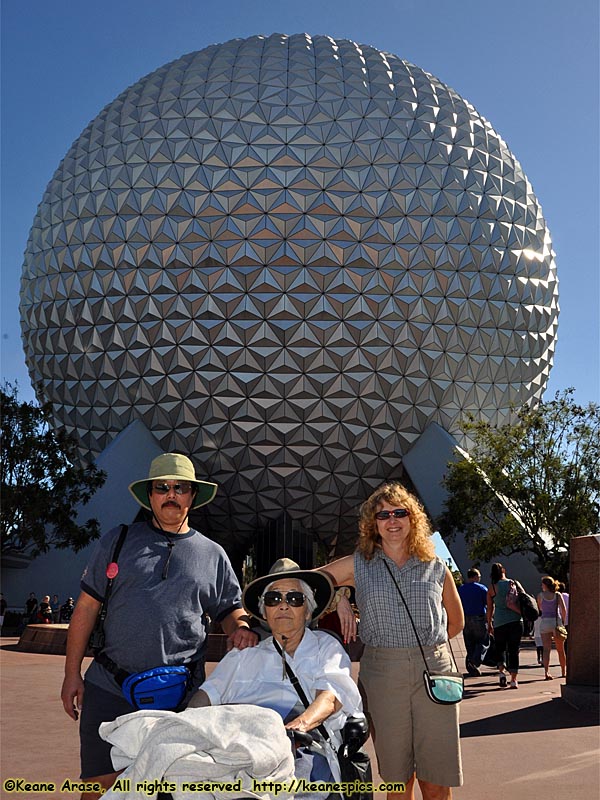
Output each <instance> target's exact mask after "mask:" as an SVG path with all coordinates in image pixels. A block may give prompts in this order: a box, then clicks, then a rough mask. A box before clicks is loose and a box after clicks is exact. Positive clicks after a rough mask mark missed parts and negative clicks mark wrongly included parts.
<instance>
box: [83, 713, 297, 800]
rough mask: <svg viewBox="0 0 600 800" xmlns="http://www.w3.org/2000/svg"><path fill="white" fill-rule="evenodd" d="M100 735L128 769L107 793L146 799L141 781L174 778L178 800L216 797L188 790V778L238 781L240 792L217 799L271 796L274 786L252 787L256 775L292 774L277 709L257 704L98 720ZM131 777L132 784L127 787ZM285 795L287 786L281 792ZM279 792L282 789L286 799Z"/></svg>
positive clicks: (282, 779)
mask: <svg viewBox="0 0 600 800" xmlns="http://www.w3.org/2000/svg"><path fill="white" fill-rule="evenodd" d="M99 730H100V736H101V737H102V738H103V739H105V740H106V741H107V742H110V743H111V744H112V745H113V748H112V752H111V757H112V761H113V765H114V768H115V770H120V769H123V768H126V769H125V772H124V773H123V774H122V775H120V776H119V777H120V784H119V789H120V790H119V791H113V790H111V791H109V792H107V794H106V795H105V798H107V800H108V798H114V800H133V799H134V798H136V800H137V798H141V797H143V798H146V800H147V798H148V797H149V794H148V791H145V790H143V789H142V790H141V791H139V792H138V791H136V786H137V784H138V783H140V784H143V782H144V781H148V782H150V783H153V782H154V781H167V782H170V783H174V784H176V787H177V788H176V790H175V791H173V793H172V794H173V798H174V800H199V798H202V797H213V796H215V795H212V794H209V793H207V794H206V795H203V794H199V793H197V792H188V791H184V790H183V788H182V784H183V783H184V782H188V783H189V782H191V783H193V782H198V781H236V780H237V779H238V778H240V779H241V783H242V791H241V792H230V793H227V792H222V791H219V792H218V796H219V798H237V797H249V796H255V797H261V798H265V799H266V798H271V797H274V796H275V791H260V792H253V791H252V786H253V783H252V781H253V779H255V780H259V781H274V782H277V783H286V782H288V781H290V780H292V779H293V777H294V757H293V755H292V749H291V746H290V740H289V738H288V736H287V734H286V731H285V727H284V725H283V721H282V719H281V717H280V716H279V714H277V713H276V712H275V711H272V710H271V709H268V708H261V707H259V706H254V705H225V706H213V707H208V708H189V709H186V710H185V711H182V712H181V713H179V714H177V713H175V712H174V711H135V712H133V713H132V714H125V715H124V716H122V717H117V719H115V720H114V721H113V722H103V723H102V724H101V725H100V729H99ZM123 779H129V780H130V784H129V785H130V790H129V791H123V790H122V789H123V787H124V786H126V784H124V783H123ZM283 795H284V796H285V790H284V792H283ZM281 796H282V794H281V793H279V794H278V795H277V797H278V800H281Z"/></svg>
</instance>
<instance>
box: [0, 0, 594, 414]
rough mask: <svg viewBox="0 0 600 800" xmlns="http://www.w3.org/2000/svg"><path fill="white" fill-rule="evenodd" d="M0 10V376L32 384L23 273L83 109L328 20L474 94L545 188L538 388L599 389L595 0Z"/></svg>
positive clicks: (23, 390)
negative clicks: (553, 296) (235, 41)
mask: <svg viewBox="0 0 600 800" xmlns="http://www.w3.org/2000/svg"><path fill="white" fill-rule="evenodd" d="M1 22H2V31H1V35H2V51H1V58H2V173H1V176H2V217H1V225H2V242H1V248H2V249H1V256H2V260H1V280H2V283H1V295H2V305H1V313H2V317H1V327H0V329H1V336H2V339H1V344H2V357H1V370H0V371H1V377H2V379H7V380H10V381H14V380H18V382H19V385H20V394H21V397H22V398H24V399H32V398H33V392H32V390H31V387H30V384H29V378H28V374H27V369H26V367H25V359H24V355H23V350H22V347H21V340H20V328H19V314H18V302H19V279H20V273H21V266H22V260H23V252H24V249H25V245H26V242H27V236H28V232H29V228H30V226H31V223H32V221H33V217H34V214H35V211H36V207H37V204H38V203H39V201H40V200H41V197H42V194H43V191H44V188H45V186H46V184H47V183H48V181H49V180H50V178H51V176H52V174H53V172H54V170H55V169H56V167H57V166H58V164H59V161H60V160H61V158H62V157H63V156H64V155H65V153H66V152H67V150H68V148H69V146H70V145H71V143H72V142H73V140H74V139H76V138H77V137H78V136H79V134H80V133H81V131H82V130H83V128H84V127H85V126H86V125H87V123H88V122H89V121H90V120H91V119H92V118H94V117H95V116H96V115H97V113H98V112H99V111H100V109H101V108H102V107H103V106H104V105H106V104H107V103H109V102H110V101H112V100H113V99H114V98H115V97H116V95H117V94H119V93H120V92H121V91H122V90H123V89H124V88H125V87H126V86H129V85H130V84H132V83H135V82H136V81H137V80H138V79H139V78H141V77H142V76H143V75H146V74H147V73H149V72H152V71H153V70H155V69H156V68H158V67H159V66H161V65H163V64H164V63H166V62H168V61H172V60H173V59H175V58H178V57H179V56H181V55H182V54H184V53H187V52H191V51H193V50H200V49H202V48H203V47H206V46H207V45H209V44H213V43H215V42H222V41H226V40H228V39H231V38H233V37H244V36H250V35H253V34H259V33H260V34H269V33H274V32H280V33H290V34H291V33H298V32H308V33H311V34H318V33H321V34H328V35H330V36H332V37H334V38H349V39H352V40H354V41H357V42H359V43H364V44H371V45H373V46H375V47H377V48H379V49H382V50H387V51H390V52H392V53H395V54H396V55H398V56H399V57H401V58H404V59H406V60H408V61H411V62H412V63H414V64H416V65H418V66H419V67H421V68H423V69H425V70H427V71H428V72H431V73H433V74H434V75H435V76H436V77H437V78H439V79H440V80H441V81H443V82H444V83H446V84H448V85H449V86H451V87H452V88H453V89H455V90H456V91H457V92H458V93H459V94H461V95H462V96H463V97H464V98H465V99H467V100H469V101H470V102H471V103H472V104H473V105H474V106H475V108H476V109H477V110H478V111H479V113H480V114H482V115H483V116H485V117H486V118H487V119H488V120H489V121H490V122H491V124H492V125H493V127H494V128H495V129H496V131H497V132H498V133H499V134H500V135H501V136H502V137H503V138H504V139H505V141H506V142H507V143H508V146H509V147H510V149H511V150H512V152H513V153H514V154H515V156H516V157H517V158H518V159H519V161H520V162H521V164H522V166H523V169H524V171H525V173H526V175H527V176H528V178H529V180H530V181H531V183H532V185H533V188H534V191H535V193H536V195H537V197H538V199H539V200H540V202H541V204H542V208H543V211H544V215H545V218H546V220H547V223H548V226H549V228H550V232H551V235H552V240H553V245H554V249H555V251H556V257H557V265H558V273H559V280H560V287H559V290H560V307H561V313H560V318H559V319H560V322H559V334H558V345H557V349H556V354H555V365H554V368H553V370H552V372H551V376H550V383H549V386H548V389H547V392H546V397H547V398H548V397H549V396H550V395H552V394H553V393H554V392H555V391H556V390H559V389H563V388H565V387H567V386H574V387H575V388H576V390H577V392H576V397H577V399H578V400H579V401H580V402H588V401H590V400H594V401H598V400H600V370H599V362H600V356H599V352H600V319H599V307H600V288H599V287H600V282H599V272H600V270H599V257H598V253H599V247H598V245H599V241H598V221H599V203H598V200H599V172H598V154H599V134H598V121H599V107H598V106H599V93H598V75H599V64H598V52H599V41H598V39H599V20H598V3H597V0H575V2H573V3H565V2H564V0H560V1H559V0H526V2H523V0H503V2H502V3H492V2H489V1H488V2H485V0H458V2H454V3H452V2H449V0H414V1H413V0H395V1H394V0H371V2H370V3H368V4H367V3H365V2H358V0H302V2H297V3H291V2H287V0H277V2H274V1H273V0H254V1H253V2H250V0H229V2H222V1H219V2H217V1H216V0H195V2H194V1H193V0H170V2H168V3H167V2H161V1H160V0H104V2H102V3H93V2H90V0H53V1H52V2H47V0H44V1H43V2H42V1H41V0H27V2H21V0H5V1H4V2H3V3H2V9H1Z"/></svg>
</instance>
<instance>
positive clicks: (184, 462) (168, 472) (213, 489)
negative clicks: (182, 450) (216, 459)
mask: <svg viewBox="0 0 600 800" xmlns="http://www.w3.org/2000/svg"><path fill="white" fill-rule="evenodd" d="M148 481H189V482H190V483H192V484H193V485H194V487H195V488H196V490H197V491H196V495H195V497H194V500H193V502H192V505H191V508H200V506H204V505H206V504H207V503H210V501H211V500H212V499H213V498H214V496H215V494H216V493H217V488H218V487H217V484H216V483H210V482H209V481H199V480H198V479H197V478H196V472H195V470H194V465H193V464H192V462H191V461H190V459H189V458H188V457H187V456H182V455H180V454H179V453H163V454H162V455H160V456H156V458H154V459H153V460H152V463H151V464H150V474H149V475H148V477H147V478H142V479H141V480H139V481H134V482H133V483H132V484H130V486H129V491H130V492H131V494H132V495H133V496H134V497H135V499H136V501H137V502H138V503H139V504H140V505H141V506H143V508H146V509H148V511H152V508H151V506H150V498H149V497H148V488H147V484H148Z"/></svg>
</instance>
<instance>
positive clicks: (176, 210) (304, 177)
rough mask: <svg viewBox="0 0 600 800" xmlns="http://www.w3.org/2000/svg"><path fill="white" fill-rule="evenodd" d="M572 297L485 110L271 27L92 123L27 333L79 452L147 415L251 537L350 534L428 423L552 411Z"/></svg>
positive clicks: (135, 90)
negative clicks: (561, 317) (285, 531)
mask: <svg viewBox="0 0 600 800" xmlns="http://www.w3.org/2000/svg"><path fill="white" fill-rule="evenodd" d="M557 298H558V295H557V279H556V269H555V262H554V253H553V251H552V245H551V240H550V236H549V233H548V229H547V227H546V224H545V221H544V218H543V216H542V211H541V208H540V205H539V203H538V201H537V199H536V197H535V195H534V193H533V190H532V187H531V185H530V183H529V181H528V180H527V178H526V176H525V175H524V173H523V171H522V169H521V166H520V165H519V163H518V161H517V160H516V159H515V158H514V156H513V155H512V154H511V152H510V151H509V149H508V147H507V145H506V144H505V143H504V141H503V140H502V139H501V138H500V136H499V135H498V134H497V133H496V132H495V131H494V129H493V128H492V126H491V125H490V124H489V122H487V121H486V120H485V119H483V118H482V117H481V116H480V115H479V114H478V113H477V112H476V111H475V109H474V108H473V107H472V106H471V105H470V104H469V103H468V102H466V101H465V100H463V99H462V98H461V97H460V96H459V95H458V94H456V92H454V91H453V90H452V89H450V88H448V87H447V86H445V85H444V84H443V83H441V82H440V81H439V80H437V79H436V78H435V77H433V76H431V75H430V74H428V73H426V72H424V71H423V70H421V69H419V68H418V67H416V66H414V65H412V64H409V63H407V62H406V61H403V60H401V59H400V58H398V57H397V56H394V55H391V54H389V53H384V52H381V51H379V50H377V49H375V48H373V47H370V46H364V45H357V44H355V43H354V42H351V41H347V40H337V41H336V40H334V39H332V38H330V37H327V36H314V37H311V36H308V35H306V34H301V35H293V36H284V35H272V36H268V37H262V36H255V37H251V38H248V39H236V40H233V41H229V42H226V43H225V44H221V45H215V46H211V47H207V48H206V49H204V50H201V51H199V52H195V53H190V54H189V55H185V56H183V57H181V58H179V59H177V60H176V61H173V62H171V63H169V64H167V65H165V66H163V67H161V68H160V69H158V70H156V71H155V72H153V73H151V74H150V75H148V76H146V77H145V78H142V79H141V80H140V81H138V83H136V84H135V85H133V86H131V87H130V88H128V89H126V90H125V91H124V92H123V93H122V94H121V95H119V97H117V98H116V99H115V100H114V101H113V102H112V103H110V104H109V105H108V106H106V108H104V109H103V110H102V111H101V112H100V113H99V114H98V116H97V117H96V118H95V119H94V120H93V121H92V122H91V123H90V124H89V126H88V127H87V128H86V129H85V130H84V131H83V133H82V134H81V136H80V137H79V138H78V139H77V140H76V142H75V143H74V144H73V146H72V147H71V149H70V150H69V152H68V153H67V155H66V156H65V158H64V160H63V161H62V162H61V164H60V166H59V167H58V169H57V170H56V173H55V174H54V176H53V178H52V180H51V181H50V183H49V185H48V187H47V189H46V192H45V194H44V196H43V199H42V202H41V204H40V206H39V208H38V212H37V215H36V217H35V220H34V223H33V226H32V229H31V234H30V238H29V242H28V245H27V250H26V254H25V263H24V267H23V275H22V289H21V319H22V331H23V340H24V347H25V351H26V358H27V363H28V366H29V370H30V374H31V377H32V381H33V382H34V385H35V386H36V387H37V391H38V394H39V396H40V398H43V399H44V400H50V401H51V402H52V404H53V408H54V414H55V418H56V422H57V424H58V425H61V426H64V427H66V428H67V429H68V430H69V431H71V432H73V433H75V434H76V436H77V437H78V439H79V441H80V442H81V448H82V454H84V455H85V456H86V457H93V456H96V455H98V454H99V453H100V452H101V451H102V450H103V449H104V448H105V447H106V446H107V445H108V444H109V443H110V442H111V441H112V440H113V439H114V438H115V436H116V435H117V434H118V433H119V432H120V431H122V430H123V429H124V428H126V427H127V426H128V425H129V424H130V423H132V422H133V421H134V420H141V421H142V422H143V423H144V424H145V425H146V427H147V428H148V429H149V430H150V431H152V433H153V434H154V436H155V437H156V439H157V441H158V442H159V443H160V445H161V446H162V447H163V448H164V449H165V450H181V451H184V452H188V453H190V454H191V455H192V457H193V458H194V460H195V462H196V465H197V467H198V471H199V473H202V474H203V475H205V476H207V477H210V478H211V479H212V480H215V481H216V482H217V483H219V484H220V491H219V494H218V496H217V499H216V501H215V502H214V503H213V504H212V505H211V507H210V508H211V525H212V526H213V527H216V528H217V529H218V528H219V526H220V527H221V528H222V529H223V530H225V529H227V530H230V531H232V532H233V534H238V535H242V536H243V535H245V534H247V533H248V532H250V531H252V530H255V529H256V528H257V527H258V526H260V525H262V524H264V523H265V521H267V520H270V519H274V518H276V517H277V516H278V515H280V514H281V512H282V509H285V510H286V511H287V512H289V514H290V515H291V516H292V518H296V519H299V520H301V521H302V523H303V524H304V525H305V526H306V527H307V528H308V529H312V530H314V531H316V532H319V531H328V532H332V531H334V532H335V531H336V530H339V529H340V527H343V525H344V524H345V523H344V522H343V521H344V520H347V519H348V515H349V512H350V511H351V509H353V508H354V507H355V505H356V504H357V503H358V502H360V501H361V500H362V499H364V497H365V495H366V494H367V493H368V492H369V491H370V489H371V488H373V487H374V486H376V485H378V484H379V483H380V482H381V481H382V480H384V479H386V478H388V477H390V476H394V475H398V473H399V471H400V470H401V463H402V457H403V454H405V453H406V451H407V450H408V449H409V448H410V447H411V445H412V444H413V443H414V442H415V441H416V439H417V438H418V437H419V436H420V434H421V433H422V432H423V430H424V429H425V427H426V426H427V425H428V424H429V423H430V422H437V423H438V424H440V425H441V426H442V427H444V428H445V429H446V430H447V431H449V432H450V433H451V434H454V435H457V434H458V431H457V423H458V421H459V419H460V418H461V416H463V415H464V414H465V413H466V412H469V411H470V412H473V413H475V414H476V415H478V416H480V417H482V418H485V419H488V420H490V421H492V422H494V423H502V422H505V421H506V420H507V419H508V414H509V407H510V404H511V403H517V404H521V403H524V402H528V401H532V402H535V401H536V400H539V399H540V397H541V395H542V392H543V390H544V387H545V384H546V381H547V378H548V373H549V370H550V367H551V364H552V357H553V351H554V344H555V338H556V327H557V320H558V301H557ZM351 524H352V525H353V526H354V525H355V523H354V519H353V520H352V523H351Z"/></svg>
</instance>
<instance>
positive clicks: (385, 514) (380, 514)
mask: <svg viewBox="0 0 600 800" xmlns="http://www.w3.org/2000/svg"><path fill="white" fill-rule="evenodd" d="M409 514H410V512H409V511H407V509H406V508H395V509H394V510H393V511H376V512H375V519H389V518H390V517H393V518H394V519H403V518H404V517H408V515H409Z"/></svg>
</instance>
